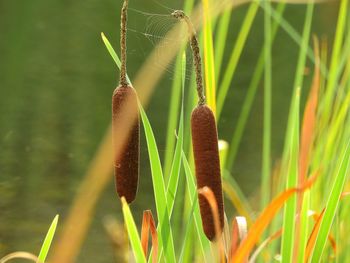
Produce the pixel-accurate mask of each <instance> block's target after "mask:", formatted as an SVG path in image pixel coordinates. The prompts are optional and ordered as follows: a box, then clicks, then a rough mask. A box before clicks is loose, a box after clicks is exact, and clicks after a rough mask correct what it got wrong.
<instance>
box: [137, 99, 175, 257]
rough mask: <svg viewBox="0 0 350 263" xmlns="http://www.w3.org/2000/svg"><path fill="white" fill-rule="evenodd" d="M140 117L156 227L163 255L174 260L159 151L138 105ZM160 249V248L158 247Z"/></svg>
mask: <svg viewBox="0 0 350 263" xmlns="http://www.w3.org/2000/svg"><path fill="white" fill-rule="evenodd" d="M140 113H141V119H142V123H143V127H144V130H145V135H146V141H147V147H148V154H149V160H150V165H151V171H152V182H153V191H154V197H155V203H156V209H157V215H158V222H159V224H160V227H159V228H158V231H159V236H160V239H161V240H160V244H161V245H162V246H160V248H161V247H163V250H164V256H165V258H166V261H167V262H175V261H176V259H175V250H174V241H173V235H172V230H171V225H170V219H169V215H170V214H171V213H170V210H168V209H169V207H168V205H167V198H166V192H165V184H164V178H163V172H162V166H161V163H160V158H159V152H158V148H157V144H156V140H155V138H154V134H153V131H152V127H151V124H150V122H149V120H148V118H147V116H146V113H145V111H144V110H143V108H142V106H141V105H140ZM160 250H161V249H160Z"/></svg>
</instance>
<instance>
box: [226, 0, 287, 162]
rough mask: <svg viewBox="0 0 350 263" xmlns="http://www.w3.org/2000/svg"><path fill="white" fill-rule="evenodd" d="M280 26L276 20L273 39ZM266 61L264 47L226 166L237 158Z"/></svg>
mask: <svg viewBox="0 0 350 263" xmlns="http://www.w3.org/2000/svg"><path fill="white" fill-rule="evenodd" d="M285 7H286V4H285V3H280V4H279V5H278V7H277V12H278V14H280V15H282V14H283V12H284V10H285ZM278 28H279V24H278V23H277V22H276V21H274V24H273V28H272V41H273V40H274V39H275V36H276V34H277V29H278ZM264 63H265V62H264V48H263V49H262V51H261V53H260V56H259V59H258V63H257V66H256V68H255V70H254V73H253V78H252V80H251V82H250V84H249V87H248V91H247V95H246V97H245V99H244V102H243V106H242V110H241V113H240V115H239V117H238V121H237V125H236V127H235V131H234V133H233V136H232V139H231V143H230V151H229V153H228V156H227V164H226V167H227V168H228V169H231V167H232V166H233V164H234V161H235V159H236V156H237V152H238V148H239V145H240V142H241V140H242V135H243V132H244V129H245V125H246V123H247V120H248V117H249V114H250V110H251V108H252V105H253V101H254V98H255V94H256V91H257V89H258V86H259V82H260V79H261V76H262V74H263V70H264Z"/></svg>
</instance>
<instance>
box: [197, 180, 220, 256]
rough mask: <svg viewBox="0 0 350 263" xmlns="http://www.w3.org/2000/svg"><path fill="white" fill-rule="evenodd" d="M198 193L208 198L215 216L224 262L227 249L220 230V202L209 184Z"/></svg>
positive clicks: (216, 233)
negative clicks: (217, 201)
mask: <svg viewBox="0 0 350 263" xmlns="http://www.w3.org/2000/svg"><path fill="white" fill-rule="evenodd" d="M198 193H199V194H200V195H203V196H204V197H205V198H206V199H207V201H208V203H209V205H210V208H211V212H212V214H213V217H214V226H215V237H216V240H217V241H218V245H219V253H220V258H221V261H222V262H225V250H224V244H223V241H222V238H221V230H220V219H219V209H218V204H217V203H216V199H215V196H214V193H213V191H212V190H211V189H210V188H209V187H207V186H204V187H203V188H200V189H198Z"/></svg>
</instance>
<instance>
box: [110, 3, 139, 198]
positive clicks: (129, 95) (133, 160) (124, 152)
mask: <svg viewBox="0 0 350 263" xmlns="http://www.w3.org/2000/svg"><path fill="white" fill-rule="evenodd" d="M127 8H128V0H124V4H123V8H122V12H121V30H120V46H121V68H120V82H119V86H118V87H117V88H116V89H115V90H114V92H113V97H112V126H113V130H114V132H113V141H114V145H115V148H116V145H117V143H116V142H117V141H118V134H116V132H115V130H117V127H118V125H119V123H120V122H121V120H122V119H125V118H128V116H121V115H122V114H128V113H129V112H126V111H125V108H126V107H128V109H131V110H130V113H132V112H133V111H134V112H136V113H137V116H136V117H135V116H130V118H131V119H132V120H133V124H132V127H131V129H130V132H129V134H128V136H127V139H126V141H125V142H124V143H123V147H122V149H121V151H120V154H118V155H116V154H115V159H114V175H115V182H116V188H117V192H118V195H119V197H122V196H124V197H125V199H126V201H127V202H128V203H131V202H132V201H133V200H134V199H135V197H136V192H137V185H138V177H139V158H140V157H139V156H140V149H139V148H140V119H139V109H138V101H137V94H136V91H135V90H134V88H133V87H131V85H130V84H129V83H128V81H127V77H126V22H127ZM126 103H128V105H127V104H126ZM131 115H132V114H131Z"/></svg>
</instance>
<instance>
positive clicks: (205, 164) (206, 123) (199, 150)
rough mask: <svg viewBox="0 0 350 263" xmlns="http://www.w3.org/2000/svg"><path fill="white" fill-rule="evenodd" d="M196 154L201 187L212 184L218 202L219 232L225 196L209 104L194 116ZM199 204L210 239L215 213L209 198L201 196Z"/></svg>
mask: <svg viewBox="0 0 350 263" xmlns="http://www.w3.org/2000/svg"><path fill="white" fill-rule="evenodd" d="M191 130H192V144H193V155H194V161H195V167H196V178H197V187H198V189H200V188H203V187H204V186H207V187H209V188H210V189H211V190H212V191H213V193H214V196H215V199H216V203H217V205H218V211H219V219H220V231H222V229H223V226H224V202H223V197H222V186H221V175H220V159H219V149H218V135H217V129H216V122H215V117H214V114H213V112H212V110H211V109H210V108H209V107H208V106H206V105H199V106H197V107H196V108H195V109H194V110H193V112H192V117H191ZM198 198H199V206H200V212H201V217H202V223H203V229H204V233H205V234H206V236H207V237H208V239H209V240H213V239H214V238H215V223H214V216H213V214H212V210H211V208H210V205H209V203H208V201H207V200H206V199H205V197H203V196H202V195H199V197H198Z"/></svg>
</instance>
